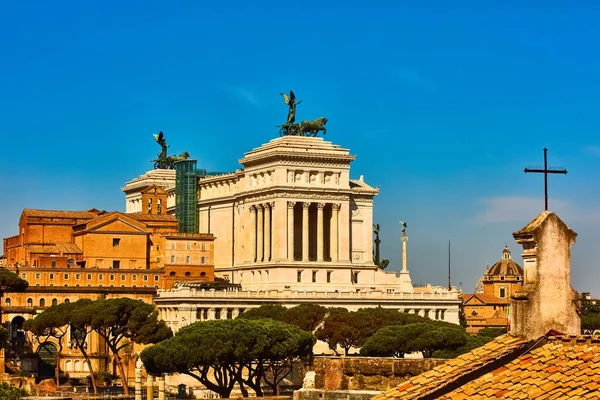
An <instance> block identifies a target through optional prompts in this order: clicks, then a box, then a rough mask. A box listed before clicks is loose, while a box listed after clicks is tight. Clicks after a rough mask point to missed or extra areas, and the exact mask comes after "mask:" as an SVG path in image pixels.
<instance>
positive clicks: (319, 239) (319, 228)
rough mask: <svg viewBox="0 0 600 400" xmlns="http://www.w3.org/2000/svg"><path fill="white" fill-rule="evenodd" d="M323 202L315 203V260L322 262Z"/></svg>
mask: <svg viewBox="0 0 600 400" xmlns="http://www.w3.org/2000/svg"><path fill="white" fill-rule="evenodd" d="M324 208H325V203H317V261H318V262H323V209H324Z"/></svg>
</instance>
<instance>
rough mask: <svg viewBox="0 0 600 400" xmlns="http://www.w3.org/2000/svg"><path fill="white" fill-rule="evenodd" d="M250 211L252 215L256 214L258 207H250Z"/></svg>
mask: <svg viewBox="0 0 600 400" xmlns="http://www.w3.org/2000/svg"><path fill="white" fill-rule="evenodd" d="M248 208H249V209H250V213H252V214H254V213H255V212H256V206H250V207H248Z"/></svg>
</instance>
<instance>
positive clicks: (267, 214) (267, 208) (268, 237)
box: [263, 204, 273, 262]
mask: <svg viewBox="0 0 600 400" xmlns="http://www.w3.org/2000/svg"><path fill="white" fill-rule="evenodd" d="M264 209H265V229H264V233H265V237H264V247H265V250H264V251H265V253H264V257H263V261H265V262H268V261H270V260H271V214H272V213H273V211H272V210H273V205H272V204H265V205H264Z"/></svg>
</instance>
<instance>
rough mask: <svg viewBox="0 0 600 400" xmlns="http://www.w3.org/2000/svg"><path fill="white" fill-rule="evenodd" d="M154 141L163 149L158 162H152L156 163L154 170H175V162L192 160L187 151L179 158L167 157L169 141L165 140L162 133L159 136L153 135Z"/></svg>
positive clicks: (157, 159)
mask: <svg viewBox="0 0 600 400" xmlns="http://www.w3.org/2000/svg"><path fill="white" fill-rule="evenodd" d="M152 136H154V140H156V143H158V145H159V146H160V148H161V152H160V153H158V156H157V158H156V160H152V161H153V162H154V169H173V168H175V162H176V161H180V160H187V159H188V158H190V155H189V153H188V152H187V151H184V152H183V153H181V154H180V155H178V156H167V149H168V148H169V146H168V145H167V139H165V135H164V134H163V133H162V131H161V132H159V133H158V135H156V134H153V135H152Z"/></svg>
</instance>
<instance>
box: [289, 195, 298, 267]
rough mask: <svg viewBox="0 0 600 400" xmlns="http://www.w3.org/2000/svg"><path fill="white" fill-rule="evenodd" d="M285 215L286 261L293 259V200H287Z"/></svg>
mask: <svg viewBox="0 0 600 400" xmlns="http://www.w3.org/2000/svg"><path fill="white" fill-rule="evenodd" d="M287 205H288V208H287V210H288V215H287V224H288V225H287V241H288V242H287V258H288V261H294V206H295V205H296V202H295V201H288V203H287Z"/></svg>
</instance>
